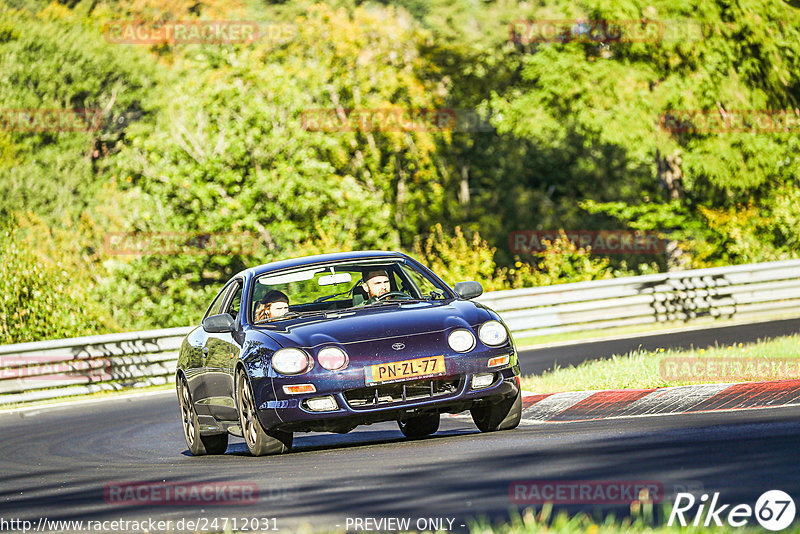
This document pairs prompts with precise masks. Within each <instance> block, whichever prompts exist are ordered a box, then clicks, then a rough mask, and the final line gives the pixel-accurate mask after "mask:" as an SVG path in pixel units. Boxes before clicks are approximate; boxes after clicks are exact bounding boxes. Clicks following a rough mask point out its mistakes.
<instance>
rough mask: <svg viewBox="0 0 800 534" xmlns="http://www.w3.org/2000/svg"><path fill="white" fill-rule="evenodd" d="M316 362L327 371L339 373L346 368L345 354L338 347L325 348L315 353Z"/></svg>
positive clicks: (346, 358) (347, 360)
mask: <svg viewBox="0 0 800 534" xmlns="http://www.w3.org/2000/svg"><path fill="white" fill-rule="evenodd" d="M317 361H318V362H319V364H320V365H321V366H322V367H324V368H325V369H327V370H328V371H339V370H340V369H344V368H345V367H347V364H348V363H349V359H348V357H347V353H346V352H345V351H343V350H342V349H340V348H339V347H325V348H324V349H322V350H320V351H319V352H318V353H317Z"/></svg>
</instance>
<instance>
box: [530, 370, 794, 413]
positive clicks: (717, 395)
mask: <svg viewBox="0 0 800 534" xmlns="http://www.w3.org/2000/svg"><path fill="white" fill-rule="evenodd" d="M778 406H800V380H779V381H774V382H748V383H743V384H703V385H696V386H677V387H668V388H658V389H625V390H607V391H576V392H568V393H545V394H537V393H531V392H528V391H524V392H523V394H522V418H523V419H525V420H527V421H539V422H547V423H558V422H570V421H595V420H598V419H609V418H612V417H636V416H646V415H669V414H687V413H700V412H716V411H723V410H745V409H753V408H771V407H778Z"/></svg>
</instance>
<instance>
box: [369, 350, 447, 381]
mask: <svg viewBox="0 0 800 534" xmlns="http://www.w3.org/2000/svg"><path fill="white" fill-rule="evenodd" d="M444 373H445V369H444V354H441V355H439V356H429V357H427V358H417V359H415V360H403V361H401V362H391V363H381V364H378V365H370V366H369V367H366V368H365V369H364V378H365V381H366V383H367V385H370V384H379V383H382V384H385V383H387V382H399V381H401V380H408V379H409V378H428V377H431V376H439V375H443V374H444Z"/></svg>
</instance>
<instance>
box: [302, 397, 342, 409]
mask: <svg viewBox="0 0 800 534" xmlns="http://www.w3.org/2000/svg"><path fill="white" fill-rule="evenodd" d="M306 407H307V408H308V409H309V410H311V411H312V412H332V411H333V410H336V409H338V408H339V405H338V404H336V399H334V398H333V397H331V396H330V395H328V396H326V397H314V398H313V399H308V400H306Z"/></svg>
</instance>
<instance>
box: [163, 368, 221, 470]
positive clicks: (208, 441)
mask: <svg viewBox="0 0 800 534" xmlns="http://www.w3.org/2000/svg"><path fill="white" fill-rule="evenodd" d="M176 387H177V389H178V402H179V404H180V405H181V423H182V424H183V437H184V438H185V439H186V445H187V446H188V447H189V452H191V453H192V455H193V456H203V455H205V454H224V453H225V451H226V450H227V449H228V434H212V435H209V436H203V435H201V434H200V424H199V422H198V419H197V411H196V410H195V409H194V402H192V397H191V395H190V394H189V384H187V383H186V378H184V377H183V376H181V377H180V378H179V379H178V380H177V383H176Z"/></svg>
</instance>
